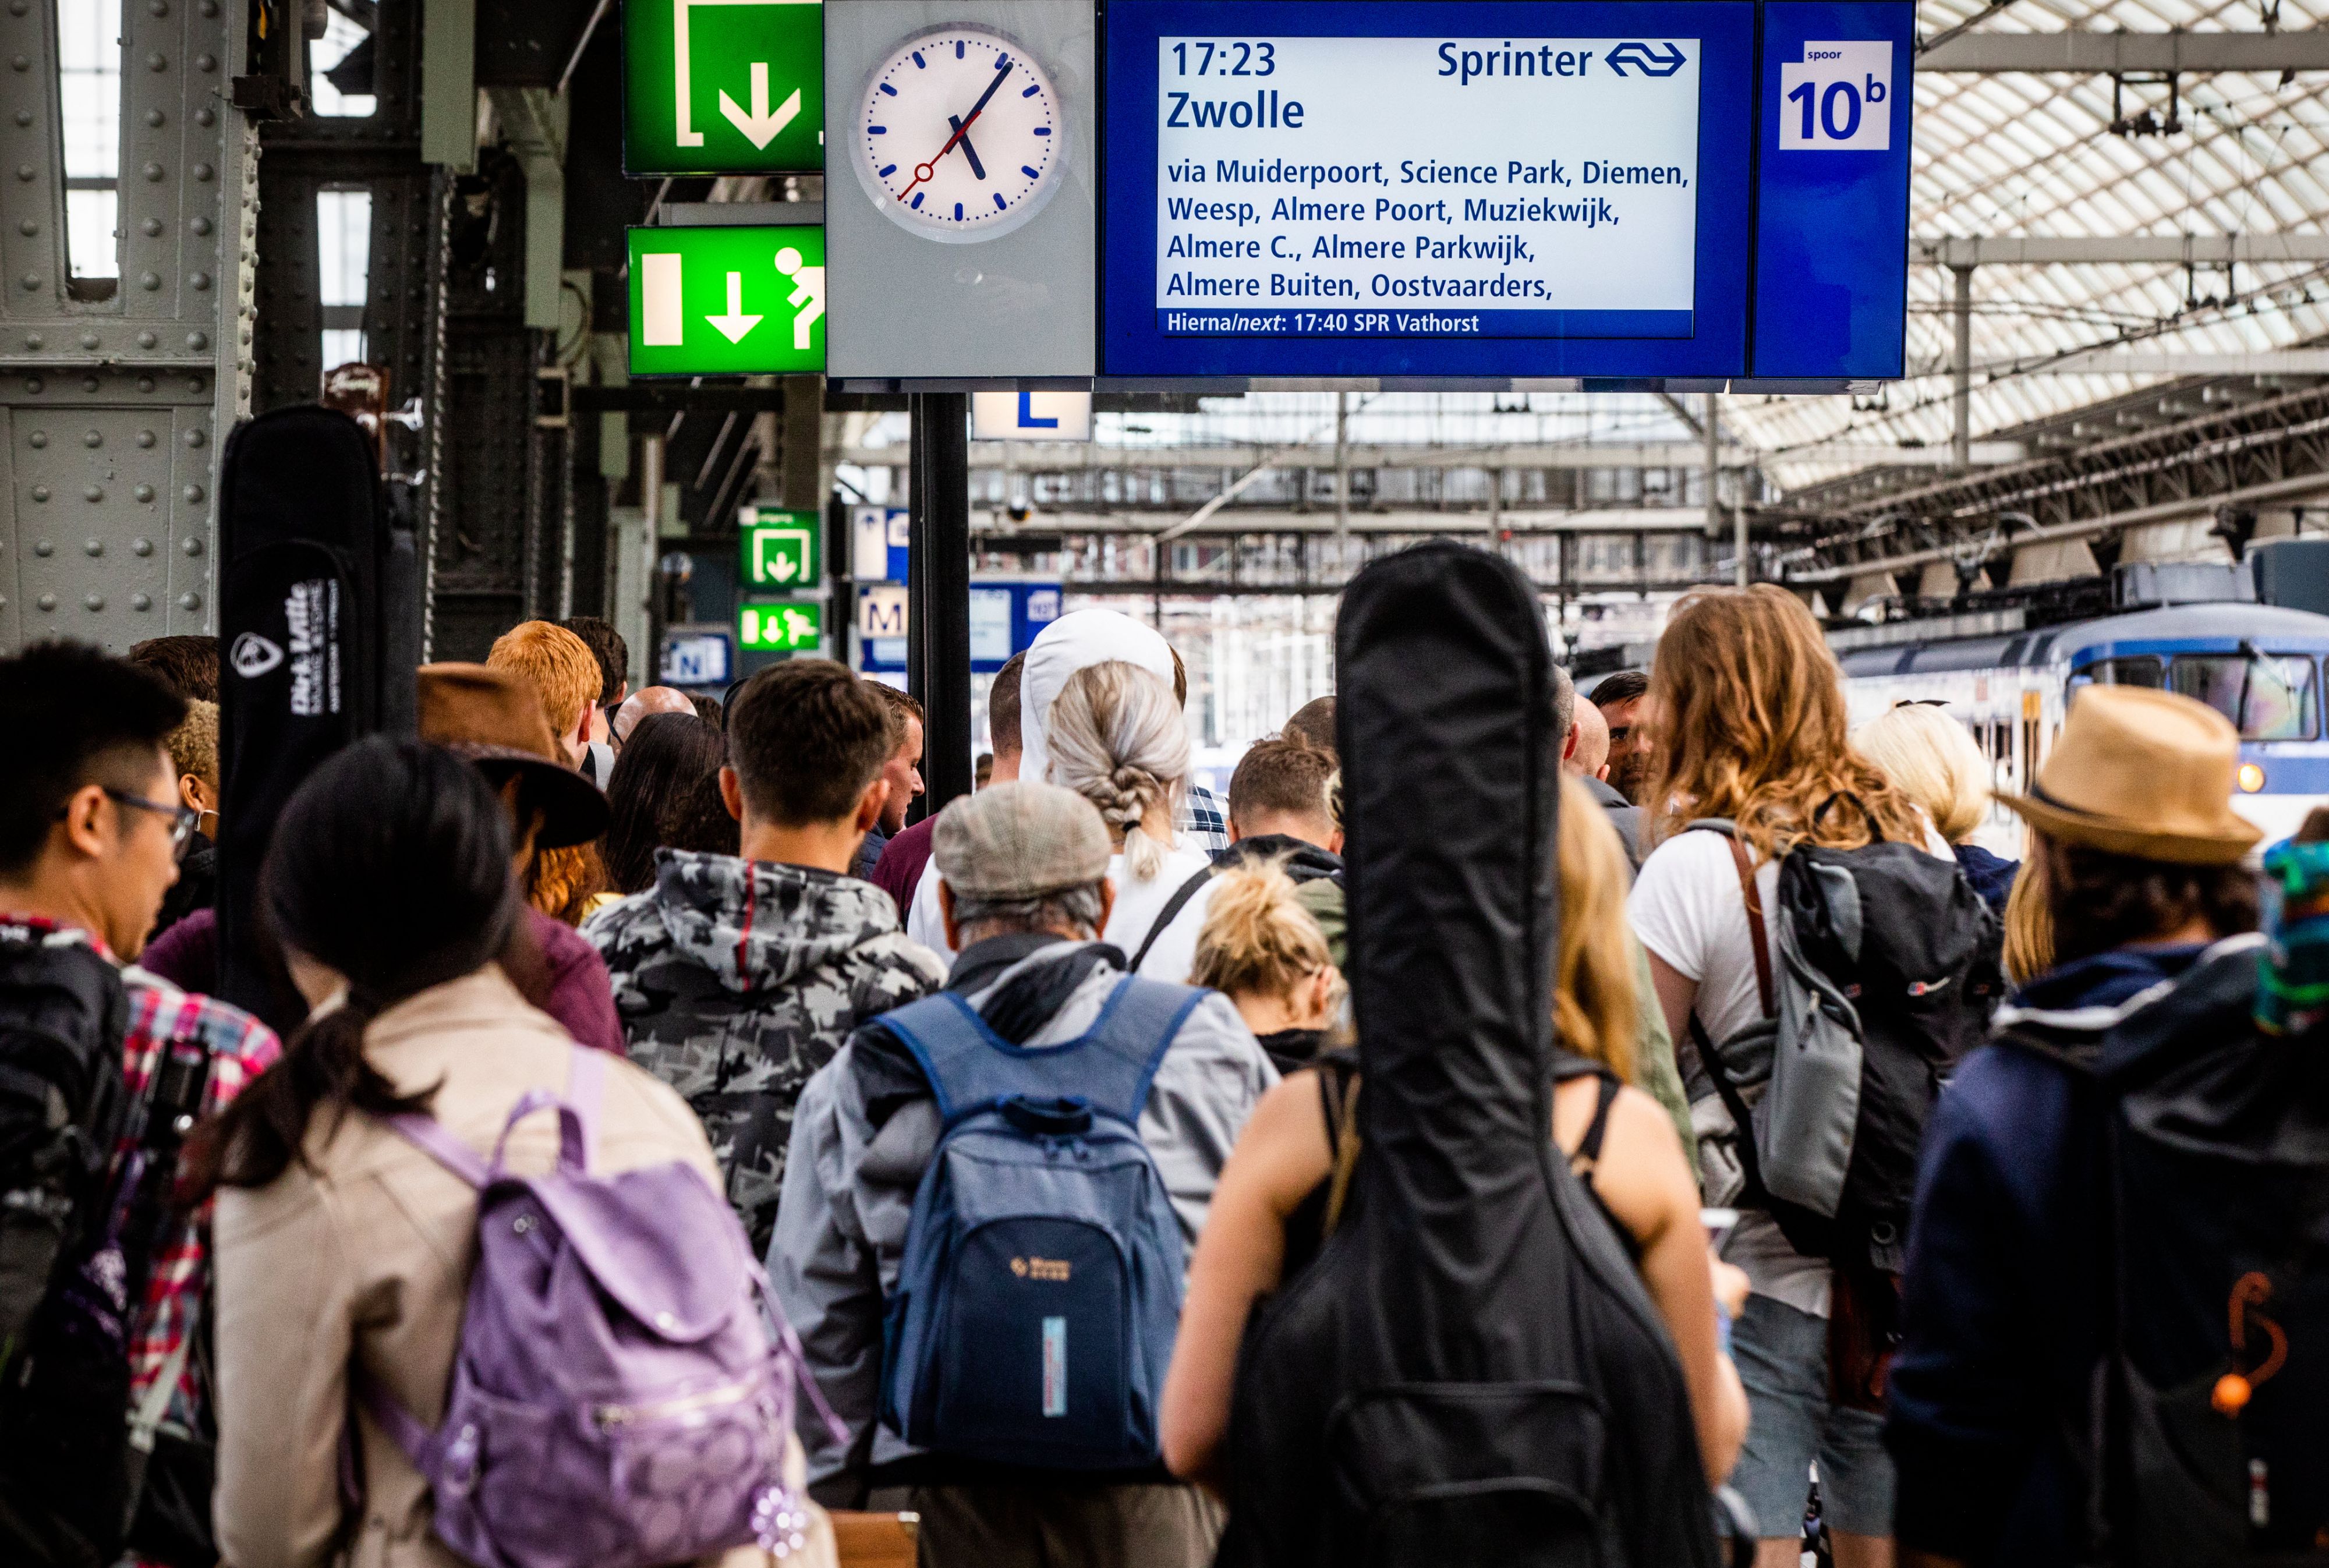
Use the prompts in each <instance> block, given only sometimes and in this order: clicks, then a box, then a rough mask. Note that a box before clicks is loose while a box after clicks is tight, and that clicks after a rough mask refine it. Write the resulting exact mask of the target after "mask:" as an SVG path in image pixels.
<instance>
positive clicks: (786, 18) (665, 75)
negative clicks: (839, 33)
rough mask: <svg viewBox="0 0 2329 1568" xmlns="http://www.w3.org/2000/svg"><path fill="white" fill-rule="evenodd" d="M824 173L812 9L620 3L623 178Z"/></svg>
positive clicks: (806, 5) (705, 0)
mask: <svg viewBox="0 0 2329 1568" xmlns="http://www.w3.org/2000/svg"><path fill="white" fill-rule="evenodd" d="M824 167H825V7H824V6H822V5H818V4H817V3H816V0H623V171H624V173H626V174H629V175H753V174H785V173H809V174H815V173H819V172H822V171H823V169H824Z"/></svg>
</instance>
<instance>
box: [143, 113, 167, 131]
mask: <svg viewBox="0 0 2329 1568" xmlns="http://www.w3.org/2000/svg"><path fill="white" fill-rule="evenodd" d="M162 120H163V115H162V111H161V110H160V109H147V110H146V124H147V125H149V126H152V127H153V128H155V129H156V130H160V129H161V128H162Z"/></svg>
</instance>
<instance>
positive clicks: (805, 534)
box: [736, 506, 822, 589]
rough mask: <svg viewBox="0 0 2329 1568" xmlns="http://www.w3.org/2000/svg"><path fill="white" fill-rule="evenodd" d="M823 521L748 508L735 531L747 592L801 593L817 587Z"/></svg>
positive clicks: (810, 515)
mask: <svg viewBox="0 0 2329 1568" xmlns="http://www.w3.org/2000/svg"><path fill="white" fill-rule="evenodd" d="M821 521H822V519H821V518H819V517H818V515H816V513H814V512H783V511H779V510H778V509H777V508H776V507H774V506H747V507H745V508H744V510H743V512H742V513H741V514H740V515H739V516H738V518H737V521H736V531H737V534H738V536H739V537H740V540H741V542H742V544H743V551H744V554H743V560H742V562H740V575H741V579H742V581H743V584H744V586H745V587H747V588H781V589H800V588H806V587H808V586H809V585H811V584H813V583H815V582H816V581H817V579H818V577H819V576H821V575H822V573H821V572H820V571H819V570H818V563H817V550H816V534H817V524H819V523H820V522H821Z"/></svg>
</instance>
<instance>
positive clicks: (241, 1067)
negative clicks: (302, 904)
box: [0, 915, 282, 1428]
mask: <svg viewBox="0 0 2329 1568" xmlns="http://www.w3.org/2000/svg"><path fill="white" fill-rule="evenodd" d="M0 923H5V924H7V925H11V926H16V927H21V928H23V929H25V930H31V931H33V933H35V934H37V935H39V936H41V937H42V940H45V941H52V942H84V943H86V944H88V945H89V946H90V947H92V948H94V949H97V951H99V953H101V954H104V956H105V957H106V958H108V959H112V957H113V955H112V953H111V952H109V951H108V950H107V949H106V946H105V944H104V943H103V942H102V941H100V940H98V938H97V937H95V936H94V935H92V934H91V933H90V932H88V931H84V930H79V929H78V928H75V927H71V926H60V925H58V924H57V923H56V922H55V921H49V920H43V919H41V918H39V917H37V916H32V917H25V916H17V915H0ZM117 961H118V960H117ZM121 985H122V989H123V990H124V991H125V992H127V995H128V998H129V1030H128V1033H127V1034H125V1035H124V1036H123V1037H122V1043H121V1071H122V1078H123V1080H124V1087H125V1088H126V1089H127V1091H128V1096H129V1100H130V1102H131V1104H132V1105H134V1106H140V1107H142V1106H143V1105H144V1103H145V1098H146V1089H147V1086H148V1085H150V1084H151V1083H152V1082H154V1072H155V1070H156V1067H158V1066H159V1065H160V1063H161V1062H162V1053H164V1052H165V1051H168V1052H171V1053H174V1054H175V1055H177V1056H178V1057H179V1058H180V1059H181V1060H184V1061H187V1062H194V1061H198V1060H199V1059H200V1058H201V1057H202V1055H203V1053H209V1054H210V1058H211V1072H210V1080H209V1082H207V1083H206V1084H204V1086H203V1106H202V1112H203V1116H205V1117H211V1116H215V1115H217V1114H218V1113H219V1111H220V1110H222V1109H224V1107H225V1105H226V1103H227V1101H228V1100H232V1099H233V1098H234V1097H235V1096H236V1095H238V1094H240V1093H241V1092H242V1090H243V1088H244V1086H245V1085H247V1084H248V1083H250V1081H251V1080H252V1079H254V1078H256V1077H258V1076H259V1074H260V1073H261V1072H265V1071H266V1070H267V1068H268V1066H269V1064H270V1063H273V1062H274V1060H275V1059H276V1057H278V1056H279V1055H280V1054H282V1046H281V1045H280V1044H278V1043H277V1041H276V1038H275V1034H274V1032H273V1031H272V1030H270V1029H269V1028H268V1027H267V1025H264V1024H261V1023H260V1022H259V1021H258V1020H257V1019H255V1018H253V1017H251V1016H250V1015H249V1014H247V1013H245V1012H243V1011H241V1010H240V1008H236V1007H230V1006H227V1005H226V1004H225V1003H224V1002H221V1001H216V1000H213V999H212V998H211V997H196V996H189V995H188V994H187V993H185V992H184V991H181V990H179V989H178V988H177V987H175V986H173V985H172V984H170V982H169V981H167V980H165V979H163V978H161V977H160V976H158V975H152V974H148V973H147V972H146V971H145V970H144V969H141V968H137V966H136V965H134V964H132V965H124V966H122V968H121ZM143 1130H144V1125H143V1118H142V1116H139V1115H137V1114H133V1115H132V1116H131V1118H130V1126H129V1129H128V1130H127V1132H126V1133H125V1135H124V1137H123V1139H122V1143H121V1146H120V1148H119V1149H118V1150H117V1151H116V1155H115V1158H116V1161H117V1162H118V1160H119V1159H120V1158H121V1157H124V1156H126V1155H127V1153H128V1151H129V1150H130V1148H133V1147H134V1146H135V1144H136V1142H137V1138H138V1136H139V1135H140V1133H141V1132H142V1131H143ZM210 1240H211V1205H210V1204H203V1206H202V1207H201V1208H200V1209H197V1210H196V1211H194V1213H193V1214H190V1215H188V1216H187V1217H186V1218H185V1219H184V1220H183V1221H181V1222H180V1223H178V1224H177V1225H176V1226H175V1227H174V1230H173V1232H172V1233H171V1236H170V1238H169V1240H168V1241H167V1242H165V1243H164V1244H163V1246H162V1248H161V1249H160V1251H159V1252H156V1254H155V1257H154V1261H153V1267H152V1270H151V1271H150V1272H149V1274H148V1275H147V1277H146V1298H145V1303H144V1305H143V1307H142V1308H140V1309H139V1312H138V1316H137V1330H136V1333H135V1335H134V1336H133V1337H132V1338H131V1340H130V1345H129V1393H130V1403H132V1404H135V1403H137V1401H138V1400H140V1399H142V1398H144V1397H145V1394H146V1389H147V1388H149V1387H150V1386H152V1384H153V1382H154V1379H155V1378H156V1376H158V1375H159V1374H160V1373H161V1370H162V1367H163V1365H164V1364H165V1363H166V1362H167V1361H168V1360H169V1358H170V1356H171V1354H172V1353H173V1352H174V1351H175V1350H176V1349H177V1347H178V1346H179V1344H180V1343H181V1342H183V1341H184V1338H185V1337H186V1336H187V1335H188V1334H189V1333H191V1332H193V1325H194V1320H195V1318H196V1315H197V1314H198V1313H199V1312H200V1311H201V1308H202V1301H203V1291H204V1290H205V1289H208V1287H209V1285H210ZM202 1397H203V1396H202V1390H201V1388H200V1386H199V1384H197V1382H196V1380H195V1377H194V1369H193V1364H192V1362H191V1360H190V1361H189V1363H188V1365H187V1367H186V1371H185V1374H184V1376H183V1377H181V1378H180V1380H179V1384H178V1393H177V1396H176V1397H175V1398H174V1399H173V1400H172V1401H171V1402H170V1412H169V1415H168V1419H169V1420H170V1421H172V1422H178V1423H180V1424H183V1425H185V1426H187V1427H189V1428H193V1427H194V1426H195V1423H196V1418H197V1417H198V1416H199V1415H200V1413H201V1408H202V1407H201V1401H202Z"/></svg>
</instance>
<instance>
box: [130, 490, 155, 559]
mask: <svg viewBox="0 0 2329 1568" xmlns="http://www.w3.org/2000/svg"><path fill="white" fill-rule="evenodd" d="M139 487H140V488H141V489H142V488H145V487H146V486H139ZM129 550H130V553H131V554H133V555H151V554H153V553H154V542H153V541H152V540H151V539H133V540H131V541H130V542H129Z"/></svg>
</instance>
